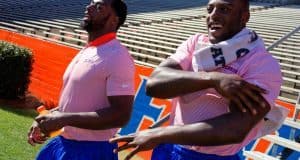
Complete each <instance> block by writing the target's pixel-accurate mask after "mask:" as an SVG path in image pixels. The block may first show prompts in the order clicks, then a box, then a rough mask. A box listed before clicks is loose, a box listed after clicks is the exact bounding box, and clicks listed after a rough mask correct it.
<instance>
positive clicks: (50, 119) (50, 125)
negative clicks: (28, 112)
mask: <svg viewBox="0 0 300 160" xmlns="http://www.w3.org/2000/svg"><path fill="white" fill-rule="evenodd" d="M64 119H65V116H64V113H62V112H59V111H53V112H51V113H49V114H46V115H40V116H38V117H36V118H35V120H36V121H37V123H38V128H40V130H41V132H42V133H44V134H45V135H47V136H49V134H50V132H52V131H56V130H59V129H61V128H63V127H64V126H65V122H64Z"/></svg>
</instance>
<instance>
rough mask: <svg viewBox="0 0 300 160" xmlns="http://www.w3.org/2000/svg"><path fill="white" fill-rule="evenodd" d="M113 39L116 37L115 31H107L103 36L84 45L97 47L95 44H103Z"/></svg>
mask: <svg viewBox="0 0 300 160" xmlns="http://www.w3.org/2000/svg"><path fill="white" fill-rule="evenodd" d="M113 39H116V33H115V32H110V33H107V34H105V35H103V36H100V37H98V38H96V39H95V40H93V41H92V42H90V43H88V44H87V46H86V47H91V46H93V47H97V46H100V45H103V44H105V43H107V42H109V41H111V40H113Z"/></svg>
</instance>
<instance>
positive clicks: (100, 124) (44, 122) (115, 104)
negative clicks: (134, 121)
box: [36, 95, 134, 133]
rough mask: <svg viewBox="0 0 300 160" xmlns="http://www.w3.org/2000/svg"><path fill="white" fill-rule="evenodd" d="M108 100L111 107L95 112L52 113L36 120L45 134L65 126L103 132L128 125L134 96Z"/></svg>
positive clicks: (112, 97) (114, 97)
mask: <svg viewBox="0 0 300 160" xmlns="http://www.w3.org/2000/svg"><path fill="white" fill-rule="evenodd" d="M108 99H109V102H110V104H111V106H110V107H108V108H104V109H100V110H97V111H95V112H78V113H62V112H52V114H48V115H44V116H39V117H37V118H36V120H37V122H38V123H39V127H40V128H41V130H42V131H43V132H44V133H48V132H51V131H53V130H57V129H59V128H62V127H64V126H73V127H78V128H83V129H91V130H103V129H109V128H118V127H122V126H124V125H125V124H127V122H128V121H129V119H130V115H131V111H132V105H133V99H134V96H132V95H128V96H110V97H108Z"/></svg>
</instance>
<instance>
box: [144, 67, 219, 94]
mask: <svg viewBox="0 0 300 160" xmlns="http://www.w3.org/2000/svg"><path fill="white" fill-rule="evenodd" d="M213 85H214V82H213V81H212V79H211V73H208V72H189V71H182V70H176V69H172V68H167V67H159V68H157V69H156V70H155V72H154V73H153V74H152V75H151V77H150V78H149V80H148V82H147V87H146V92H147V94H148V95H150V96H152V97H157V98H173V97H176V96H180V95H184V94H187V93H192V92H196V91H199V90H202V89H207V88H212V87H213Z"/></svg>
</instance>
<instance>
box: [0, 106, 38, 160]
mask: <svg viewBox="0 0 300 160" xmlns="http://www.w3.org/2000/svg"><path fill="white" fill-rule="evenodd" d="M35 116H36V113H35V111H33V110H28V109H15V108H9V107H0V160H32V159H34V157H35V155H36V153H37V152H38V150H39V149H40V147H41V146H36V147H32V146H31V145H29V144H28V143H27V131H28V129H29V127H30V126H31V123H32V120H33V117H35Z"/></svg>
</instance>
